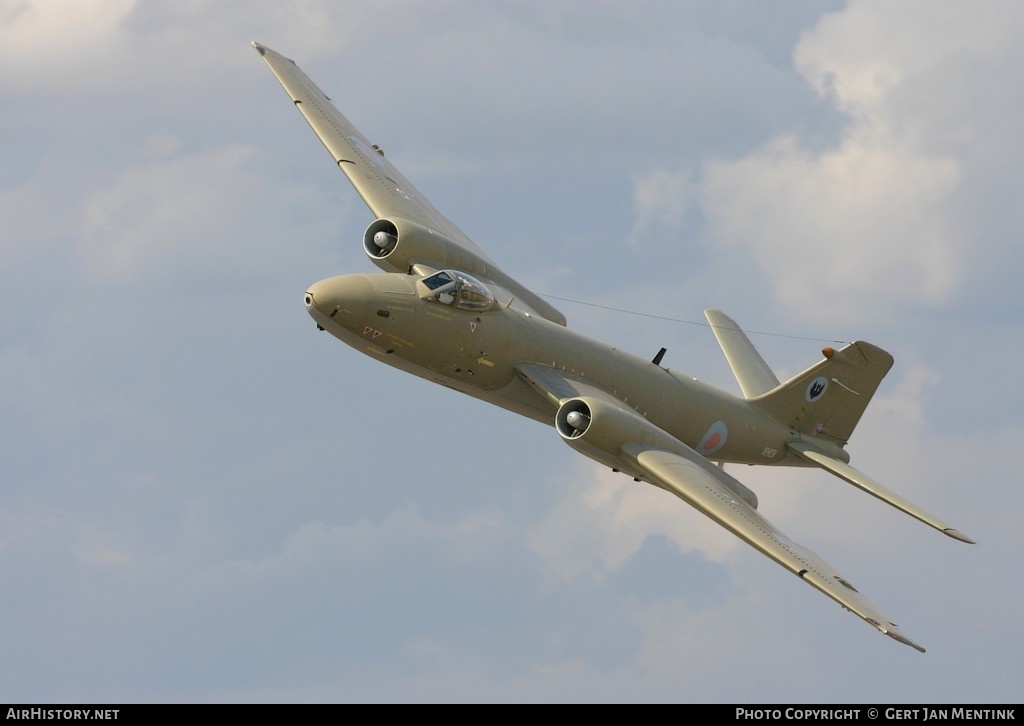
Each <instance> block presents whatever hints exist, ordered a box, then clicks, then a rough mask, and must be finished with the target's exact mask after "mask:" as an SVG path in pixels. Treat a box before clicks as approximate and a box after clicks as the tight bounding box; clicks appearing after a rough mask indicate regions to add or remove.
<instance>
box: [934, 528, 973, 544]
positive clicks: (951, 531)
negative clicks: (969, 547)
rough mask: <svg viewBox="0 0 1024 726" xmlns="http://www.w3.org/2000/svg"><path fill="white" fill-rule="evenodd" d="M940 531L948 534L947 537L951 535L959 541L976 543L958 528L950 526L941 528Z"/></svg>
mask: <svg viewBox="0 0 1024 726" xmlns="http://www.w3.org/2000/svg"><path fill="white" fill-rule="evenodd" d="M942 533H943V534H945V535H947V536H949V537H952V538H953V539H958V540H960V541H961V542H966V543H967V544H978V543H977V542H975V541H974V540H973V539H971V538H970V537H968V536H967V535H966V534H964V533H962V532H960V531H958V530H955V529H953V528H952V527H950V528H949V529H944V530H942Z"/></svg>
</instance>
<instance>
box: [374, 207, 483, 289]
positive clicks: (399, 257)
mask: <svg viewBox="0 0 1024 726" xmlns="http://www.w3.org/2000/svg"><path fill="white" fill-rule="evenodd" d="M363 250H364V251H365V252H366V254H367V256H369V258H370V259H371V260H373V264H375V265H377V267H379V268H381V269H382V270H386V271H387V272H408V270H409V268H410V267H412V266H413V265H416V264H420V263H424V264H428V265H430V267H432V268H435V267H438V266H439V265H440V267H441V268H453V269H456V270H463V271H464V272H468V273H470V274H476V275H482V276H486V275H487V265H486V263H485V262H484V260H482V259H481V258H480V257H478V256H477V255H475V254H473V253H472V252H470V251H469V250H466V249H464V248H463V247H460V246H459V245H457V244H455V243H454V242H452V241H451V240H449V239H448V238H447V237H445V236H444V235H442V234H440V233H439V232H435V231H434V230H432V229H429V228H427V227H424V226H423V225H421V224H417V223H416V222H410V221H409V220H408V219H402V218H400V217H391V218H390V219H377V220H374V221H373V222H372V223H371V224H370V226H369V227H367V228H366V231H365V232H364V233H363Z"/></svg>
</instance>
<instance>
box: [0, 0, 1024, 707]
mask: <svg viewBox="0 0 1024 726" xmlns="http://www.w3.org/2000/svg"><path fill="white" fill-rule="evenodd" d="M289 5H290V7H289ZM1022 32H1024V6H1022V5H1021V4H1020V3H1017V2H1014V1H1012V0H1007V1H1000V0H986V2H983V3H964V2H959V0H904V1H903V2H899V3H893V2H888V1H885V2H883V1H882V0H849V2H839V1H832V2H820V1H819V0H813V1H812V0H779V1H778V2H773V3H762V2H754V1H752V0H706V1H699V0H694V1H692V2H684V3H680V2H642V1H641V2H633V1H631V2H628V3H627V2H611V1H608V2H600V3H595V2H584V1H583V0H579V1H578V2H574V1H571V0H564V1H562V0H560V1H559V2H550V1H544V2H541V1H539V0H538V1H537V2H533V1H532V0H525V1H524V2H517V3H486V4H485V3H476V2H469V1H468V0H467V1H463V0H441V1H438V0H431V1H430V2H425V1H424V2H416V1H413V0H410V1H409V2H380V3H362V2H320V1H318V0H305V1H303V2H295V3H291V4H284V3H279V2H270V1H269V0H267V1H264V0H252V1H248V0H247V1H246V2H223V1H221V0H217V1H216V2H214V1H213V0H192V1H191V2H187V3H181V2H161V1H156V0H152V1H151V0H79V1H78V2H75V3H73V4H68V3H64V2H59V1H58V0H0V67H2V68H3V69H4V72H3V73H0V145H2V154H3V156H2V158H3V160H4V163H3V164H2V165H0V455H2V461H3V476H2V479H0V480H2V482H3V485H2V486H0V582H3V583H4V588H3V590H4V594H3V597H0V633H2V636H0V640H2V642H3V643H4V648H3V650H4V654H5V657H4V658H2V659H0V701H4V702H53V703H60V702H516V703H518V702H528V703H532V702H595V701H596V702H711V703H715V702H720V703H797V704H802V703H865V704H869V703H924V704H930V703H936V704H939V703H951V704H957V703H959V704H971V703H1008V702H1009V703H1012V702H1019V699H1020V683H1021V682H1022V680H1024V661H1022V659H1021V657H1020V652H1021V648H1022V646H1024V625H1022V622H1021V618H1020V617H1019V615H1018V612H1017V611H1018V610H1019V605H1020V603H1021V602H1022V600H1024V581H1022V575H1021V568H1020V558H1021V554H1022V546H1021V545H1022V537H1021V535H1020V530H1019V525H1018V516H1019V515H1018V512H1019V511H1021V509H1022V508H1024V493H1022V487H1021V472H1022V471H1024V447H1022V446H1021V442H1022V439H1024V420H1022V416H1021V411H1022V410H1024V392H1022V391H1024V387H1022V386H1021V385H1019V383H1020V376H1019V369H1020V361H1021V360H1024V289H1022V286H1021V284H1020V279H1019V278H1020V270H1021V269H1024V247H1022V245H1021V239H1022V237H1024V205H1022V204H1021V198H1020V195H1021V190H1022V189H1024V178H1022V177H1024V146H1022V145H1021V143H1020V139H1019V129H1020V119H1021V118H1022V115H1024V114H1022V112H1024V100H1022V99H1024V46H1022V45H1021V44H1020V43H1019V40H1018V39H1019V37H1020V36H1021V34H1022ZM252 40H257V41H259V42H261V43H263V44H265V45H267V46H268V47H270V48H273V49H275V50H277V51H279V52H281V53H282V54H284V55H286V56H288V57H290V58H293V59H295V60H296V61H297V62H298V63H299V65H300V66H301V67H302V68H303V69H304V70H305V71H306V72H307V73H308V74H309V75H310V76H311V77H312V78H313V79H314V80H315V81H316V82H317V83H318V85H319V86H320V87H321V88H323V89H324V90H325V92H326V93H327V94H328V95H330V96H331V98H332V99H334V101H335V103H336V104H337V105H338V107H339V108H340V109H341V111H342V112H343V113H344V114H346V116H348V118H350V119H351V120H352V121H353V122H354V123H355V124H356V125H357V126H358V127H359V128H360V130H362V131H363V133H364V134H366V135H367V136H368V137H369V138H370V139H372V140H373V141H375V142H376V143H378V144H379V145H380V146H382V147H383V148H384V149H385V151H386V152H387V154H388V157H389V158H390V159H391V160H392V161H393V162H394V163H395V165H396V166H397V167H398V168H399V169H401V170H402V171H403V173H404V174H405V176H407V177H409V178H410V179H411V180H412V181H413V182H414V183H415V184H416V186H417V187H418V188H419V190H420V191H421V192H422V193H424V194H425V195H426V196H427V197H428V198H430V200H431V201H432V202H433V204H434V205H435V206H436V207H437V208H438V209H440V210H441V211H442V212H443V213H444V214H446V215H447V216H448V217H450V218H451V219H452V220H453V221H455V222H456V223H457V224H458V225H459V226H460V227H461V228H462V229H463V230H464V231H465V232H467V233H468V234H469V235H470V236H471V237H472V238H473V239H474V240H475V241H476V242H477V244H479V245H480V246H481V247H482V248H483V249H484V250H485V251H486V252H487V253H488V255H489V256H490V257H492V258H493V259H495V260H496V261H497V262H498V263H499V264H501V266H502V268H503V269H505V270H506V271H507V272H509V273H510V274H511V275H513V276H514V277H515V278H517V279H518V280H520V281H521V282H523V283H525V284H527V285H528V286H529V287H531V289H533V290H535V291H536V292H538V293H541V294H544V295H548V296H553V297H551V298H549V299H551V301H552V302H553V304H555V305H556V307H558V308H559V309H561V310H562V311H563V312H564V313H565V314H566V316H567V318H568V319H569V325H570V326H571V327H573V328H575V329H577V330H580V331H582V332H584V333H585V334H587V335H590V336H592V337H595V338H598V339H601V340H605V341H607V342H610V343H612V344H614V345H618V346H620V347H622V348H625V349H627V350H630V351H633V352H635V353H637V354H639V355H651V356H653V354H654V353H656V352H657V351H658V349H659V348H660V347H662V346H664V347H666V348H668V353H667V355H666V357H665V360H664V365H666V366H668V367H670V368H672V369H673V370H677V371H685V372H686V373H689V374H691V375H693V376H696V377H698V378H700V379H702V380H704V381H707V382H709V383H712V384H714V385H717V386H720V387H722V388H724V389H726V390H729V391H731V392H734V393H739V390H738V386H737V385H736V383H735V381H734V380H733V379H732V376H731V373H730V372H729V369H728V366H727V364H726V362H725V359H724V357H723V356H722V354H721V352H720V350H719V349H718V347H717V344H716V343H715V341H714V338H713V336H712V334H711V332H710V330H708V329H707V328H706V327H704V326H702V325H700V324H699V323H701V322H702V321H703V319H704V318H703V314H702V311H703V309H704V308H708V307H717V308H721V309H723V310H725V311H726V312H728V313H729V314H730V315H731V316H733V317H734V318H735V319H736V320H737V321H738V322H739V323H740V324H741V325H743V326H744V327H745V328H747V329H748V330H752V331H759V332H764V333H771V335H760V334H759V335H753V336H752V338H753V340H754V342H755V344H756V345H757V346H758V347H759V349H760V350H761V351H762V354H763V355H764V357H765V359H766V360H767V361H768V363H769V364H770V365H771V366H772V367H773V368H774V369H775V371H776V372H777V373H778V375H779V377H780V378H781V379H785V378H786V377H788V376H792V375H795V374H796V373H798V372H800V371H801V370H803V369H804V368H806V367H808V366H809V365H811V364H813V363H814V362H816V361H817V360H819V359H820V352H819V351H820V348H821V347H822V346H823V345H827V344H829V343H830V341H834V340H840V341H850V340H856V339H863V340H868V341H871V342H873V343H875V344H877V345H880V346H881V347H883V348H885V349H887V350H889V351H890V352H891V353H892V354H893V355H894V357H895V359H896V364H895V366H894V367H893V369H892V371H891V372H890V374H889V375H888V377H887V378H886V379H885V381H884V382H883V384H882V386H881V387H880V389H879V392H878V394H877V395H876V397H875V399H874V400H873V401H872V404H871V406H870V407H869V408H868V410H867V413H866V414H865V416H864V418H863V420H862V422H861V424H860V426H859V428H858V429H857V431H856V432H855V433H854V435H853V437H852V439H851V441H850V444H849V447H848V451H849V452H850V453H851V455H852V463H853V464H854V465H855V466H857V467H858V468H860V469H861V470H863V471H865V472H867V473H869V474H870V475H872V476H873V477H875V478H876V479H878V480H879V481H880V482H882V483H883V484H884V485H886V486H888V487H889V488H891V489H893V490H895V491H897V492H899V493H900V494H902V495H903V496H905V497H906V498H908V499H910V500H911V501H913V502H915V503H916V504H918V505H919V506H921V507H923V508H925V509H926V510H928V511H930V512H932V513H933V514H935V515H936V516H938V517H940V518H942V519H944V520H946V521H948V522H950V523H951V524H952V525H953V526H955V527H957V528H958V529H960V530H961V531H962V532H964V533H965V534H967V535H969V536H971V537H973V538H974V539H976V540H977V542H978V544H977V545H974V546H970V545H965V544H962V543H960V542H956V541H954V540H952V539H949V538H947V537H943V536H941V534H939V533H937V532H935V531H934V530H932V529H930V528H928V527H926V526H924V525H922V524H921V523H919V522H917V521H915V520H913V519H911V518H910V517H908V516H906V515H903V514H901V513H900V512H897V511H896V510H894V509H892V508H891V507H888V506H886V505H885V504H883V503H881V502H879V501H878V500H875V499H874V498H872V497H870V496H868V495H866V494H864V493H862V492H860V491H858V490H856V489H854V488H852V487H850V486H849V485H847V484H845V483H843V482H842V481H840V480H838V479H836V478H834V477H831V476H830V475H828V474H826V473H824V472H821V471H811V470H792V469H768V468H763V467H760V468H759V467H731V468H730V471H731V473H732V474H733V475H735V476H737V477H738V478H739V479H741V480H742V481H743V482H744V483H745V484H746V485H747V486H749V487H750V488H751V489H753V490H755V491H756V492H757V494H758V497H759V499H760V502H761V504H760V511H761V513H762V514H763V515H765V516H766V517H767V518H768V519H770V520H771V521H772V522H774V523H775V524H776V525H777V526H778V527H779V528H780V529H781V530H782V531H783V532H785V533H786V534H787V535H789V536H790V537H791V538H792V539H794V540H796V541H797V542H799V543H801V544H803V545H806V546H808V547H811V548H812V549H814V550H815V551H816V552H818V553H819V554H820V555H822V556H823V557H824V558H825V559H826V560H828V561H829V562H830V564H832V565H833V566H834V567H835V568H836V569H837V570H838V571H839V572H841V573H843V575H844V576H845V577H847V579H849V580H851V581H853V582H854V583H856V585H857V586H858V589H860V590H861V591H862V592H864V593H865V594H866V595H867V596H868V597H869V598H871V599H872V600H873V601H874V602H875V603H877V604H878V605H879V606H880V607H881V608H882V609H883V610H884V611H885V612H886V613H887V614H889V615H890V616H891V617H892V618H893V619H894V620H895V621H896V622H897V623H899V625H900V628H901V629H902V630H903V631H904V632H905V633H906V634H907V635H908V636H909V637H911V638H913V639H914V640H915V641H916V642H919V643H921V644H922V645H924V646H925V647H926V648H927V649H928V652H927V653H925V654H921V653H918V652H916V651H914V650H912V649H910V648H907V647H905V646H902V645H900V644H898V643H895V642H893V641H891V640H889V639H888V638H885V637H883V636H882V635H880V634H879V633H877V632H876V631H874V630H873V629H872V628H871V627H870V626H868V625H866V624H865V623H864V622H863V621H861V620H860V619H859V618H857V617H855V616H853V615H851V614H850V613H847V612H844V611H843V610H842V609H841V608H840V607H838V606H837V605H836V604H835V603H834V602H832V601H831V600H829V599H828V598H825V597H823V596H822V595H821V594H820V593H818V592H816V591H814V590H813V589H812V588H809V587H807V586H806V585H805V584H803V583H801V582H799V580H797V579H796V578H794V577H791V576H790V575H788V574H787V573H786V572H785V571H784V570H782V569H781V568H780V567H778V566H777V565H776V564H774V563H772V562H771V561H769V560H768V559H767V558H765V557H763V556H762V555H760V554H758V553H757V552H755V551H754V550H753V549H751V548H750V547H748V546H746V545H745V544H743V543H742V542H739V541H738V540H736V539H735V538H734V537H732V535H730V534H728V533H727V532H725V531H724V530H721V528H719V527H717V525H715V524H714V523H712V522H711V521H710V520H708V519H706V518H704V517H703V516H702V515H700V514H699V513H697V512H696V511H694V510H692V509H691V508H689V507H688V506H687V505H686V504H685V503H684V502H682V501H680V500H678V499H675V498H674V497H672V496H670V495H669V494H667V493H665V492H662V491H660V490H657V489H655V488H653V487H650V486H647V485H642V484H637V483H634V482H632V481H631V480H630V479H628V478H626V477H623V476H621V475H616V474H613V473H612V472H610V471H608V470H605V469H602V467H600V466H599V465H597V464H596V463H593V462H591V461H589V460H587V459H584V458H582V457H581V456H580V455H579V454H577V453H575V452H574V451H572V450H571V449H569V447H567V446H565V445H564V444H563V443H562V442H561V441H560V440H559V438H558V436H557V434H556V433H555V431H554V429H552V428H550V427H546V426H543V425H540V424H538V423H536V422H533V421H529V420H526V419H523V418H519V417H517V416H515V415H514V414H511V413H509V412H506V411H503V410H501V409H498V408H494V407H490V406H488V405H486V404H484V403H482V402H479V401H476V400H474V399H471V398H468V397H465V396H461V395H459V394H457V393H455V392H454V391H451V390H448V389H445V388H442V387H440V386H437V385H434V384H431V383H428V382H426V381H423V380H420V379H417V378H415V377H412V376H409V375H407V374H404V373H401V372H399V371H397V370H394V369H391V368H389V367H386V366H382V365H380V364H379V363H378V362H376V361H374V360H371V359H370V358H368V357H365V356H363V355H361V354H360V353H358V352H357V351H355V350H353V349H350V348H348V347H346V346H344V345H342V344H341V343H340V342H338V341H337V340H335V339H333V338H331V337H330V336H328V335H326V334H321V333H318V332H317V331H316V329H315V326H314V323H313V321H312V320H311V319H310V318H309V317H308V315H307V314H306V312H305V309H304V307H303V304H302V293H303V292H304V290H305V288H306V286H307V285H309V284H310V283H312V282H314V281H316V280H319V279H322V278H325V277H330V276H333V275H336V274H343V273H349V272H371V271H374V270H375V268H373V266H372V265H371V263H370V261H369V260H368V259H367V258H366V256H365V255H364V253H363V252H362V248H361V235H362V231H363V229H364V228H365V226H366V225H367V224H369V222H370V221H372V217H371V215H370V214H369V212H368V210H366V208H365V207H364V206H363V205H362V203H361V202H360V200H359V199H358V197H357V196H356V195H355V193H354V192H353V191H352V190H351V188H350V187H349V185H348V183H347V182H346V180H345V179H344V177H343V176H342V175H341V174H340V173H339V172H338V171H337V169H336V168H335V166H334V164H333V163H332V162H331V160H330V158H329V157H328V155H327V154H326V153H325V152H324V151H323V148H322V146H321V145H320V143H319V141H318V140H317V139H316V138H315V136H314V135H313V134H312V133H311V131H310V130H309V128H308V127H307V125H306V124H305V122H304V121H303V120H302V118H301V117H300V116H299V114H297V113H296V112H295V110H294V108H293V107H292V104H291V103H290V102H289V100H288V98H287V96H286V95H285V93H284V92H283V91H282V89H281V88H280V86H279V85H278V83H277V81H276V79H275V78H274V77H273V75H272V74H271V73H270V71H269V69H268V68H267V67H266V65H265V64H264V63H263V61H262V60H261V58H260V56H259V55H258V54H257V53H256V52H255V51H254V50H253V48H252V47H251V45H250V41H252ZM569 300H572V301H584V302H588V303H591V305H582V304H579V303H578V302H569ZM594 305H600V306H605V307H615V308H623V309H628V310H631V311H636V312H640V313H645V314H646V315H633V314H625V313H615V312H611V311H609V310H606V309H604V308H602V307H594ZM651 316H658V317H651ZM664 318H672V319H675V320H678V321H688V322H674V321H672V320H666V319H664Z"/></svg>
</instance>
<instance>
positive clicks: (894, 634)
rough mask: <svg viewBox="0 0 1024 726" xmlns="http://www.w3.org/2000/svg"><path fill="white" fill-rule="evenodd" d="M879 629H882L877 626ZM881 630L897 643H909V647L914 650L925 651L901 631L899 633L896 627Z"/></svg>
mask: <svg viewBox="0 0 1024 726" xmlns="http://www.w3.org/2000/svg"><path fill="white" fill-rule="evenodd" d="M879 630H882V629H881V628H879ZM882 632H883V633H885V634H886V635H888V636H889V637H890V638H892V639H893V640H895V641H896V642H898V643H903V644H904V645H909V646H910V647H911V648H913V649H914V650H916V651H918V652H919V653H926V652H927V651H926V650H925V649H924V648H922V647H921V646H920V645H918V644H917V643H915V642H914V641H913V640H911V639H910V638H908V637H907V636H905V635H904V634H903V633H901V632H900V631H899V630H897V629H896V628H890V629H888V630H882Z"/></svg>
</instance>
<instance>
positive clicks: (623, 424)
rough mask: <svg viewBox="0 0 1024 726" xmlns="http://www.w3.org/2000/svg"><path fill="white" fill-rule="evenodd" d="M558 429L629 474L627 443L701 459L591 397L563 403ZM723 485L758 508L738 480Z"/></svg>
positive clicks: (660, 432)
mask: <svg viewBox="0 0 1024 726" xmlns="http://www.w3.org/2000/svg"><path fill="white" fill-rule="evenodd" d="M555 428H556V429H557V430H558V433H559V435H560V436H561V437H562V439H563V440H564V441H565V443H567V444H569V446H571V447H572V448H574V449H576V450H577V451H579V452H580V453H581V454H584V455H585V456H589V457H590V458H591V459H594V460H595V461H599V462H601V463H602V464H605V465H606V466H610V467H612V468H621V469H623V471H626V472H627V473H628V471H629V466H628V464H629V457H628V456H627V455H624V453H623V451H622V446H623V445H624V444H640V445H641V446H650V447H652V448H656V449H662V450H664V451H670V452H672V453H674V454H678V455H679V456H681V457H683V458H684V459H690V460H693V457H695V456H698V457H699V456H700V455H699V454H697V452H695V451H694V450H693V449H691V448H689V447H688V446H686V445H685V444H683V443H682V442H681V441H679V439H677V438H675V437H674V436H672V435H670V434H668V433H667V432H666V431H664V430H663V429H661V428H660V427H658V426H655V425H654V424H652V423H651V422H650V421H648V420H647V419H645V418H644V417H643V416H641V415H640V414H638V413H636V412H635V411H631V410H629V409H626V408H623V407H621V406H617V405H615V404H614V403H611V402H609V401H605V400H602V399H600V398H593V397H591V396H580V397H579V398H572V399H569V400H568V401H566V402H565V403H563V404H562V405H561V406H560V407H559V408H558V412H557V413H556V414H555ZM723 483H725V484H726V485H727V486H729V487H730V488H731V489H732V490H733V491H734V493H735V494H736V495H738V496H739V497H740V498H741V499H743V500H745V501H746V502H747V503H748V504H749V505H750V506H752V507H754V508H755V509H757V495H756V494H754V492H752V491H750V490H749V489H747V488H746V487H745V486H743V485H742V484H741V483H740V482H738V481H735V480H733V481H732V482H723Z"/></svg>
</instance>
